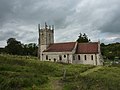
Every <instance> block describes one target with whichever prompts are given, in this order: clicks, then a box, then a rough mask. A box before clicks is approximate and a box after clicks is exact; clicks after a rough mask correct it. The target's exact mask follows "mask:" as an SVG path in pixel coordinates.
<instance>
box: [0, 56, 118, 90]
mask: <svg viewBox="0 0 120 90" xmlns="http://www.w3.org/2000/svg"><path fill="white" fill-rule="evenodd" d="M96 68H98V67H95V66H91V65H63V64H58V63H51V62H40V61H38V60H37V59H35V58H26V57H20V56H19V57H18V56H9V55H7V56H1V55H0V90H62V89H63V90H120V68H119V67H101V68H98V69H96ZM64 70H66V78H65V79H64V80H61V79H62V76H63V72H64Z"/></svg>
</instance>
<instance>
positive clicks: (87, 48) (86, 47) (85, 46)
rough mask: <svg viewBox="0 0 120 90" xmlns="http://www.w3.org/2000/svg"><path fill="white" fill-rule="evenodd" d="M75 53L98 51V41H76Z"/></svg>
mask: <svg viewBox="0 0 120 90" xmlns="http://www.w3.org/2000/svg"><path fill="white" fill-rule="evenodd" d="M76 53H77V54H91V53H98V42H91V43H78V46H77V50H76Z"/></svg>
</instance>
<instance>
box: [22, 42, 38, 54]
mask: <svg viewBox="0 0 120 90" xmlns="http://www.w3.org/2000/svg"><path fill="white" fill-rule="evenodd" d="M23 49H24V54H25V55H32V56H37V49H38V47H37V45H36V44H35V43H29V44H25V45H24V48H23Z"/></svg>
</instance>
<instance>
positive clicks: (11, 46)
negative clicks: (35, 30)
mask: <svg viewBox="0 0 120 90" xmlns="http://www.w3.org/2000/svg"><path fill="white" fill-rule="evenodd" d="M5 50H6V52H7V53H9V54H13V55H15V54H17V55H22V54H23V45H22V44H21V42H20V41H17V40H16V39H15V38H9V39H8V40H7V46H6V47H5Z"/></svg>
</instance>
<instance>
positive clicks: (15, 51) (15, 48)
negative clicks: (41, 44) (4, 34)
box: [3, 38, 38, 56]
mask: <svg viewBox="0 0 120 90" xmlns="http://www.w3.org/2000/svg"><path fill="white" fill-rule="evenodd" d="M37 49H38V47H37V45H36V44H35V43H29V44H22V43H21V42H20V41H17V40H16V39H15V38H9V39H8V40H7V46H5V48H4V50H3V52H4V53H7V54H12V55H31V56H37Z"/></svg>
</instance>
